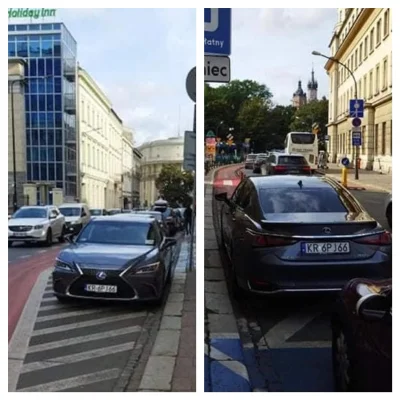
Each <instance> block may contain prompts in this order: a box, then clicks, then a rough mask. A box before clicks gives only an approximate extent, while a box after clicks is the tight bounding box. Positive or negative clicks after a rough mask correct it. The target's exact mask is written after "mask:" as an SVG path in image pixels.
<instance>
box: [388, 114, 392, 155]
mask: <svg viewBox="0 0 400 400" xmlns="http://www.w3.org/2000/svg"><path fill="white" fill-rule="evenodd" d="M392 128H393V127H392V120H390V130H389V146H390V155H392V154H393V153H392V151H393V136H392Z"/></svg>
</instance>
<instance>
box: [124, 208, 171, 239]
mask: <svg viewBox="0 0 400 400" xmlns="http://www.w3.org/2000/svg"><path fill="white" fill-rule="evenodd" d="M131 214H133V215H134V216H138V217H141V216H142V217H145V218H149V217H150V218H154V219H155V220H156V221H157V222H158V224H159V225H160V227H161V229H162V230H163V232H164V234H165V236H168V227H167V224H166V223H165V221H164V217H163V214H162V213H161V212H160V211H144V210H143V211H132V213H131Z"/></svg>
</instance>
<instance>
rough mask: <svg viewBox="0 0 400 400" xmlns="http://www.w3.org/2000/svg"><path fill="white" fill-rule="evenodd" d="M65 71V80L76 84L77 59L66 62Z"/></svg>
mask: <svg viewBox="0 0 400 400" xmlns="http://www.w3.org/2000/svg"><path fill="white" fill-rule="evenodd" d="M63 71H64V76H65V78H66V79H67V80H68V81H69V82H75V79H76V61H75V59H72V60H68V59H67V60H64V62H63Z"/></svg>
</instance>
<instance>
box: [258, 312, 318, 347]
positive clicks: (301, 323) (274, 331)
mask: <svg viewBox="0 0 400 400" xmlns="http://www.w3.org/2000/svg"><path fill="white" fill-rule="evenodd" d="M320 314H321V313H320V312H319V313H310V310H301V311H299V312H297V313H296V314H292V315H290V316H289V317H288V318H285V319H284V320H282V321H280V322H278V323H277V324H276V325H275V326H273V327H272V328H271V329H270V330H269V331H268V332H267V333H266V334H265V335H264V336H263V337H262V338H261V339H260V340H259V342H258V344H257V346H267V347H268V348H270V349H280V348H283V347H285V345H287V343H286V341H287V340H288V339H289V338H291V337H292V336H293V335H294V334H295V333H296V332H298V331H300V330H301V329H302V328H304V327H305V326H306V325H307V324H309V323H310V322H311V321H312V320H314V319H315V318H316V317H317V316H318V315H320Z"/></svg>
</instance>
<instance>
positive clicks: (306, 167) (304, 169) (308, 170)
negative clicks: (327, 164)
mask: <svg viewBox="0 0 400 400" xmlns="http://www.w3.org/2000/svg"><path fill="white" fill-rule="evenodd" d="M303 171H307V172H310V171H311V167H310V166H309V165H307V166H305V167H303Z"/></svg>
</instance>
